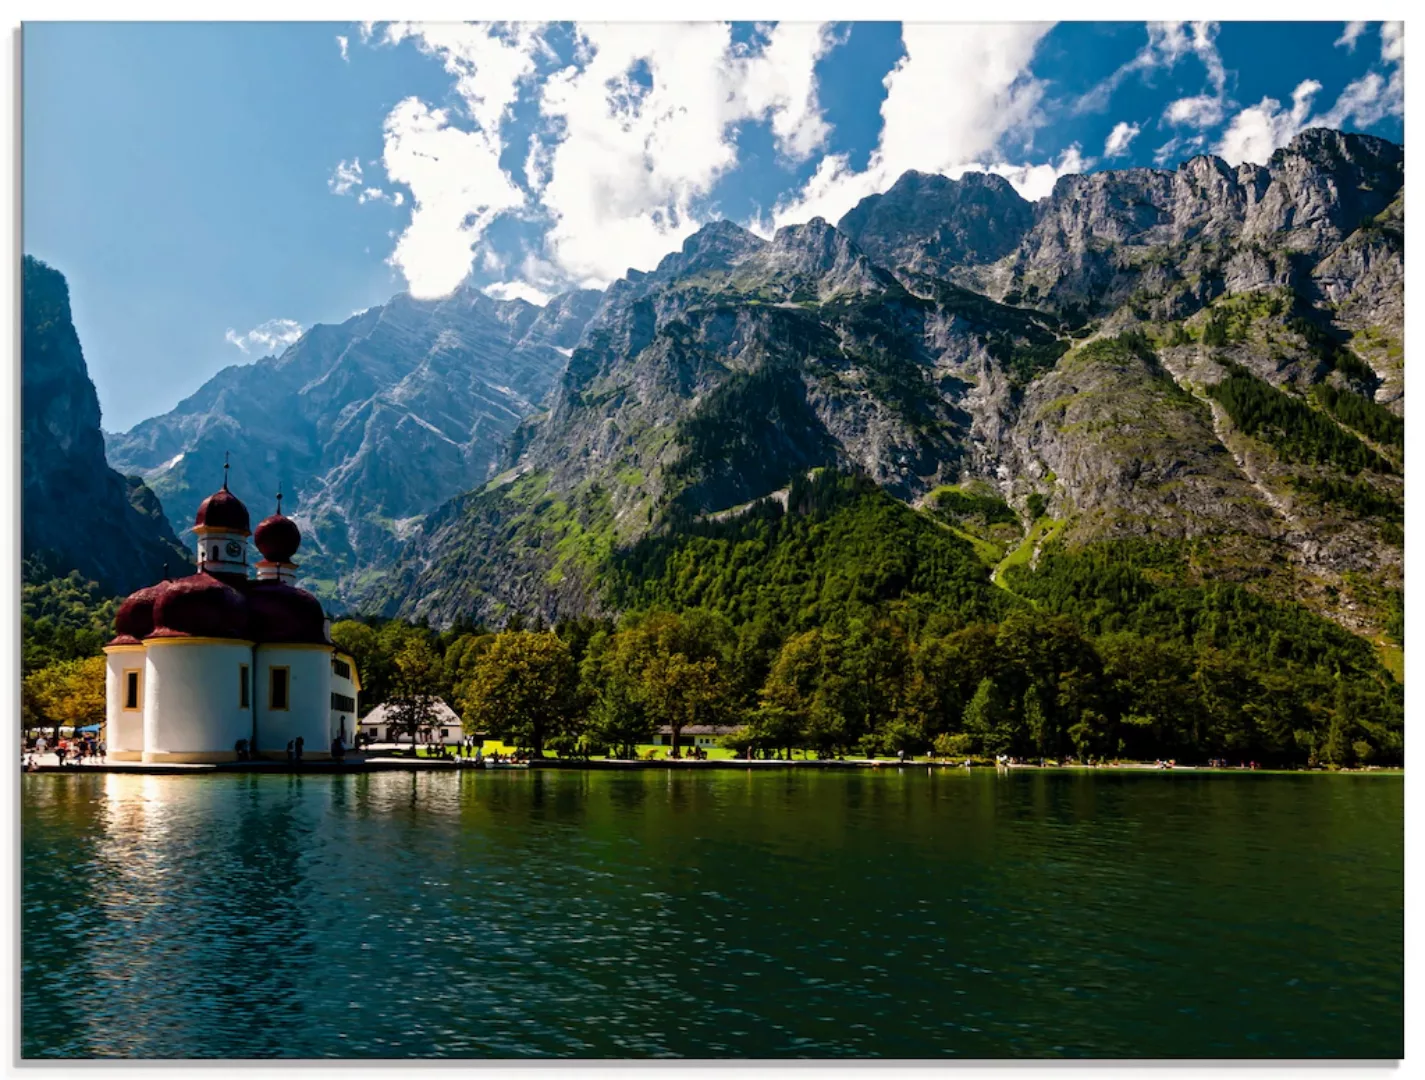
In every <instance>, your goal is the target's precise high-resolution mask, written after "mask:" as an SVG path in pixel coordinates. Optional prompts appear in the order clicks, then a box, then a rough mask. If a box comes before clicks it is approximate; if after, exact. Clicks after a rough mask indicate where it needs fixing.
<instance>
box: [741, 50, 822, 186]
mask: <svg viewBox="0 0 1425 1080" xmlns="http://www.w3.org/2000/svg"><path fill="white" fill-rule="evenodd" d="M843 40H844V38H843V39H837V38H836V37H835V36H834V35H833V34H832V32H831V26H830V24H821V25H818V24H816V23H790V22H783V23H778V24H777V25H776V26H775V27H772V28H771V29H770V30H769V31H768V40H767V44H766V47H765V48H764V49H763V50H762V52H761V54H760V55H756V56H746V55H744V56H742V57H740V58H739V60H738V61H737V62H735V63H734V65H733V75H734V79H735V83H736V91H737V93H738V94H739V95H740V96H741V99H742V103H743V108H744V109H745V111H746V115H747V116H757V117H760V116H766V115H770V116H771V126H772V134H773V135H774V136H775V137H776V140H777V149H778V150H780V151H781V152H782V153H783V154H785V155H787V157H789V158H791V159H792V160H793V161H805V160H806V159H807V158H808V157H810V156H811V155H812V154H813V153H815V152H816V151H817V150H818V149H820V148H821V146H822V145H823V144H824V143H825V142H826V137H827V136H828V135H829V134H831V127H830V125H829V124H827V123H826V121H825V120H824V119H823V117H822V114H821V104H820V102H819V101H818V99H817V84H816V67H815V66H816V62H817V61H818V60H820V59H821V58H822V57H823V56H825V55H826V54H827V53H828V52H829V51H830V50H831V49H832V47H833V46H834V45H838V44H840V43H841V41H843Z"/></svg>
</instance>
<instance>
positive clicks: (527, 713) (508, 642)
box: [460, 630, 578, 757]
mask: <svg viewBox="0 0 1425 1080" xmlns="http://www.w3.org/2000/svg"><path fill="white" fill-rule="evenodd" d="M577 691H578V681H577V674H576V671H575V668H574V660H573V657H572V656H571V655H570V653H569V646H568V645H567V644H565V643H564V642H563V641H562V640H560V638H559V636H558V635H556V634H553V633H549V632H542V633H537V632H535V631H531V630H513V631H505V632H503V633H499V634H496V635H495V636H494V638H493V639H492V640H491V642H490V645H489V647H488V648H486V649H485V650H484V651H483V652H481V653H480V655H479V656H478V657H477V658H476V660H475V664H474V669H473V671H472V673H471V677H470V679H469V680H468V681H467V682H466V683H465V685H464V687H463V690H462V694H461V698H460V702H461V713H462V717H463V719H464V723H465V730H466V731H469V732H475V731H488V732H490V733H491V734H493V735H496V736H497V737H499V738H501V739H505V740H509V741H513V742H514V743H515V745H517V746H519V747H522V748H527V749H528V750H529V751H530V752H531V753H532V754H533V755H534V756H535V757H543V756H544V744H545V740H546V739H548V738H549V737H550V736H553V735H561V734H572V733H573V732H574V730H575V728H576V727H577V725H576V723H575V721H576V719H577V716H576V703H577Z"/></svg>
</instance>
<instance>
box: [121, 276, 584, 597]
mask: <svg viewBox="0 0 1425 1080" xmlns="http://www.w3.org/2000/svg"><path fill="white" fill-rule="evenodd" d="M598 298H599V294H598V293H596V292H588V291H584V292H573V293H569V294H566V295H564V296H561V297H559V298H557V299H555V300H554V301H552V302H551V303H550V304H549V305H548V306H546V307H544V308H539V307H536V306H534V305H533V304H529V303H526V302H525V301H522V300H513V301H496V300H492V299H490V298H489V297H487V296H485V295H484V294H483V293H481V292H479V291H478V290H474V289H460V290H458V291H456V292H455V293H454V294H453V295H452V296H450V297H449V298H447V299H445V300H441V301H417V300H413V299H411V298H410V297H409V296H405V295H401V296H397V297H395V298H394V299H392V300H391V301H390V302H389V303H387V304H385V305H383V306H380V307H375V308H371V309H369V310H367V311H365V312H363V313H361V314H359V315H355V316H353V317H352V318H350V319H348V320H347V321H346V322H344V323H341V324H340V325H337V326H330V325H318V326H314V327H312V329H311V330H309V331H307V333H305V334H304V335H303V336H302V337H301V339H300V340H298V341H297V342H296V343H294V344H293V345H292V346H291V347H290V348H288V349H287V350H286V351H285V352H283V353H282V354H281V355H280V356H269V357H265V358H263V359H261V360H259V361H257V362H256V363H253V364H248V365H241V366H234V367H229V368H225V369H224V370H223V371H221V372H219V373H218V374H217V375H215V376H214V377H213V378H212V379H210V380H209V381H208V382H207V383H205V384H204V385H203V386H202V387H201V388H200V389H199V390H198V391H197V392H196V393H195V394H193V395H192V396H191V397H189V398H187V399H186V400H184V401H183V402H181V403H180V404H179V405H178V406H177V407H176V408H174V409H173V410H172V411H170V412H168V413H166V414H164V415H163V416H159V417H156V418H154V419H151V420H146V421H144V422H143V423H141V424H139V425H138V426H137V427H135V428H134V429H133V430H132V431H129V432H127V433H125V434H121V435H111V436H110V437H109V455H110V458H111V459H112V460H113V461H115V462H116V463H117V464H118V465H119V467H121V468H123V469H126V470H129V471H132V472H135V473H138V474H140V475H142V476H144V477H145V478H146V480H147V482H148V483H149V484H150V485H151V486H152V487H153V489H154V490H155V491H156V492H157V493H158V495H159V497H160V498H161V499H162V500H163V504H164V506H166V507H168V508H169V510H170V512H173V513H176V514H185V513H189V512H191V508H193V507H196V506H197V504H198V502H199V501H200V500H201V499H202V498H203V497H204V496H205V495H207V494H209V493H210V492H211V491H212V490H213V489H214V487H215V486H216V485H217V484H218V483H219V482H220V481H221V479H222V463H223V455H224V452H225V451H230V452H231V459H232V486H233V488H234V489H235V490H237V491H240V492H242V493H243V495H244V497H245V498H247V499H248V500H249V501H250V502H254V503H255V504H256V506H255V509H257V510H258V511H259V512H264V513H265V512H266V507H265V503H264V502H263V500H265V499H267V498H269V497H270V496H271V495H272V494H273V493H275V492H276V491H277V490H278V487H279V485H280V486H281V487H282V489H283V491H284V494H285V495H286V496H287V497H288V500H287V501H286V502H285V503H284V506H285V507H287V508H288V512H289V513H291V514H292V516H293V517H294V518H295V519H296V520H297V521H298V522H299V524H300V525H301V527H302V530H303V545H302V558H301V562H302V567H303V570H302V572H303V581H304V583H306V584H307V585H308V586H309V587H311V588H313V589H315V590H316V591H318V592H319V593H321V594H323V595H324V596H325V597H326V598H328V599H333V598H334V599H337V600H340V598H341V597H342V596H343V595H345V593H346V592H347V591H348V590H350V589H351V588H352V586H353V583H354V582H356V581H357V580H359V579H360V577H361V575H362V574H363V573H364V572H365V571H366V570H368V569H369V568H370V567H372V566H373V565H379V564H382V563H384V562H385V561H388V560H389V559H391V558H393V557H394V555H395V552H396V551H397V550H398V548H399V546H400V544H401V542H402V540H403V539H404V538H406V537H408V536H409V535H410V533H411V532H412V531H413V530H418V529H419V526H420V522H421V520H422V519H423V518H424V516H425V515H426V514H428V513H429V512H430V511H432V510H433V509H435V508H436V507H438V506H440V505H441V504H442V503H443V502H445V501H446V500H447V499H449V498H451V497H452V496H455V495H457V494H459V493H461V492H464V491H467V490H469V489H471V488H473V487H477V486H479V485H481V484H483V483H484V481H485V480H486V479H487V478H488V476H489V474H490V470H491V466H492V464H493V463H494V461H495V459H496V457H497V455H498V452H499V447H500V445H501V443H502V441H503V440H504V439H506V438H507V437H508V436H509V434H510V433H511V432H512V431H513V430H514V428H515V426H516V424H517V423H518V422H519V421H520V420H521V419H522V418H524V417H526V416H528V415H529V414H531V413H532V412H534V411H536V410H537V409H538V408H539V407H540V403H541V402H542V401H543V399H544V397H545V395H546V394H547V393H548V391H549V389H550V387H551V386H552V385H553V383H554V381H555V379H556V378H557V377H558V375H559V372H560V371H561V370H562V369H563V367H564V364H565V361H566V358H567V355H568V353H569V350H570V348H571V347H572V346H573V345H574V344H575V343H576V342H577V341H578V339H579V335H580V333H581V332H582V330H583V327H584V324H585V323H586V322H587V321H588V319H589V317H590V315H591V314H592V313H593V310H594V307H595V304H596V303H597V301H598Z"/></svg>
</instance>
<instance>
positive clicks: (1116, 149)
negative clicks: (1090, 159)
mask: <svg viewBox="0 0 1425 1080" xmlns="http://www.w3.org/2000/svg"><path fill="white" fill-rule="evenodd" d="M1138 131H1139V128H1138V125H1137V124H1130V123H1128V121H1126V120H1120V121H1119V122H1118V123H1116V124H1114V125H1113V130H1112V131H1110V132H1109V133H1108V138H1107V139H1105V140H1104V143H1103V156H1104V157H1106V158H1116V157H1122V156H1123V155H1124V154H1126V153H1128V147H1129V145H1130V144H1131V143H1132V142H1133V140H1134V139H1136V138H1138Z"/></svg>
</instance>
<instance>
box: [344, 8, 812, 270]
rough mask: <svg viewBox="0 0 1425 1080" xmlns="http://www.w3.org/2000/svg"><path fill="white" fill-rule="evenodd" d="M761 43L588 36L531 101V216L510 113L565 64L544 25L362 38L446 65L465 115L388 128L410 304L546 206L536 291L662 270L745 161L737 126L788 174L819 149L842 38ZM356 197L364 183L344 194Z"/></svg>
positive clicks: (420, 112) (619, 32)
mask: <svg viewBox="0 0 1425 1080" xmlns="http://www.w3.org/2000/svg"><path fill="white" fill-rule="evenodd" d="M759 29H760V30H761V31H762V36H763V37H764V38H765V43H764V44H763V45H761V46H760V47H753V46H747V45H736V46H734V44H733V42H732V40H731V28H730V27H729V26H728V25H726V24H718V23H696V24H693V23H689V24H674V23H667V24H651V25H635V24H613V25H592V26H579V27H576V28H575V35H576V49H575V62H574V63H572V64H569V65H568V66H566V67H564V68H563V69H562V70H558V71H556V72H554V73H553V74H551V75H549V76H548V77H546V78H544V80H543V85H542V86H540V87H538V89H537V90H535V91H534V92H533V93H531V94H530V96H531V97H533V98H534V99H536V100H537V101H538V104H539V107H540V111H541V113H542V116H543V118H544V121H545V126H544V128H543V129H541V130H539V131H537V132H535V133H534V135H533V137H532V138H531V140H530V144H529V149H528V151H527V152H526V155H525V161H524V163H523V168H522V170H521V171H522V173H523V175H522V179H523V180H524V181H525V182H526V183H527V185H528V188H529V192H530V194H531V195H532V196H533V197H534V200H535V204H534V205H531V203H530V201H529V199H528V198H527V196H526V194H525V192H524V191H522V190H521V188H520V187H519V186H518V184H517V183H516V182H515V179H514V177H512V176H511V175H510V174H509V173H507V172H506V171H505V170H504V169H502V168H501V167H500V164H499V158H500V154H501V153H502V152H503V151H504V150H505V149H507V148H508V147H507V144H506V142H505V140H504V137H503V129H504V126H505V125H506V123H507V121H508V119H509V116H510V110H511V107H512V106H513V105H514V104H515V103H516V102H517V101H518V100H519V99H520V97H521V94H522V93H524V92H525V91H526V90H527V89H528V88H529V87H532V86H534V84H535V83H536V81H537V80H536V79H535V78H534V76H535V74H536V71H537V70H538V68H539V64H540V62H541V61H550V60H555V59H556V57H555V54H554V53H553V52H552V50H551V49H550V48H549V46H548V44H547V43H546V42H545V40H544V37H543V33H544V30H543V28H542V27H540V26H536V25H520V24H496V25H490V24H484V25H469V24H413V23H400V22H398V23H386V24H383V25H382V26H380V27H379V28H378V27H376V26H374V25H363V27H362V31H361V33H362V39H363V40H374V41H375V42H376V43H377V44H380V45H399V44H400V43H402V42H404V41H410V42H412V43H414V45H415V46H416V47H417V48H418V49H420V50H421V51H422V52H425V53H427V54H428V55H431V56H433V57H436V58H438V59H439V60H441V61H442V63H443V64H444V67H445V69H446V71H447V72H449V73H450V74H451V75H453V76H454V77H455V90H456V93H457V94H458V95H459V97H460V99H461V102H462V104H463V107H464V114H465V115H463V116H462V115H459V113H458V112H457V111H454V110H450V109H443V108H436V107H434V106H431V105H427V104H426V103H424V102H422V101H420V100H419V99H416V98H410V99H407V100H406V101H403V102H402V103H401V104H400V105H398V106H397V107H396V108H395V109H393V110H392V112H391V113H390V115H389V116H388V117H387V119H386V125H385V136H386V147H385V154H384V156H383V163H384V165H385V167H386V173H387V176H388V177H389V178H390V179H391V180H393V181H396V182H400V183H404V184H406V185H407V186H409V187H410V188H411V195H412V199H413V212H412V217H411V223H410V226H409V227H408V228H407V229H406V230H405V231H404V232H403V233H402V235H401V238H400V240H399V242H398V244H397V248H396V251H395V252H394V253H393V254H392V256H391V260H390V261H391V262H392V264H393V265H395V266H396V267H397V268H398V269H400V270H401V272H402V273H403V274H404V275H405V277H406V279H407V282H408V283H409V285H410V287H411V289H412V291H413V293H416V294H418V295H423V296H435V295H444V294H446V293H448V292H449V291H450V290H451V289H453V288H454V287H455V286H456V285H458V284H459V283H460V281H461V280H463V279H464V277H465V275H466V274H467V273H468V272H469V271H470V269H471V267H472V266H473V265H474V261H475V253H474V250H473V248H474V245H475V244H476V243H477V242H478V241H479V239H480V237H481V235H482V234H483V233H484V231H485V229H486V228H487V227H488V226H489V224H490V223H491V222H492V221H493V220H494V219H495V218H497V217H498V216H500V215H501V214H504V213H511V212H517V213H524V212H525V211H526V210H534V211H537V212H538V213H540V214H542V215H543V216H545V217H546V218H547V220H548V222H549V231H548V233H547V234H546V239H545V244H546V252H545V253H544V256H543V257H541V258H537V259H535V260H534V261H533V262H532V263H531V264H530V265H531V266H533V267H534V269H535V270H537V271H538V272H539V273H540V274H542V275H545V277H546V278H547V280H543V281H535V280H533V279H527V282H526V283H527V284H530V285H532V286H533V287H535V288H538V287H539V285H541V284H546V283H549V282H550V281H554V280H555V279H562V281H563V282H564V283H566V284H567V283H568V282H570V281H573V282H578V283H588V284H604V283H606V282H607V281H609V280H611V279H612V278H614V277H616V276H618V275H619V274H621V273H623V272H624V270H626V269H627V268H628V267H629V266H630V265H634V266H643V267H648V266H651V265H652V264H653V263H655V262H656V261H657V260H658V259H659V258H661V257H662V256H663V255H664V254H665V253H666V252H667V251H668V250H669V249H670V248H673V247H675V246H677V244H678V243H679V242H681V240H682V238H683V237H684V236H686V235H687V234H688V233H690V232H692V231H694V230H695V229H696V228H698V227H699V225H700V224H701V222H700V221H699V220H698V217H697V213H696V211H695V206H696V205H697V204H699V201H700V200H701V199H703V198H704V197H705V196H706V195H707V193H708V192H709V191H710V189H711V187H712V185H713V184H714V183H716V181H717V180H718V179H719V178H720V177H721V176H722V174H723V173H724V172H726V170H727V169H729V168H730V167H732V166H733V165H734V164H735V161H736V146H735V144H734V142H733V127H734V125H735V124H737V123H739V122H741V121H743V120H749V119H760V120H765V121H767V122H768V123H769V126H770V127H771V129H772V134H773V136H774V138H775V140H776V145H777V148H778V151H779V152H780V153H781V154H783V155H784V156H785V157H787V158H789V159H791V160H793V161H799V160H804V159H806V158H807V157H809V156H810V155H811V154H813V153H814V152H816V150H817V149H819V148H820V147H821V146H822V145H823V144H824V143H825V140H826V137H827V135H828V134H829V132H830V128H829V126H828V125H827V124H826V122H825V120H824V118H823V115H822V111H821V107H820V104H819V101H818V99H817V86H816V78H815V64H816V62H817V61H818V60H819V59H820V58H821V57H822V56H824V55H825V54H826V52H827V51H828V50H829V49H830V48H832V47H833V46H834V45H835V44H836V43H837V42H836V40H835V39H834V38H833V36H832V35H831V33H830V30H829V28H828V27H826V26H821V25H817V24H794V23H781V24H778V25H776V26H773V27H761V28H759ZM360 184H361V180H360V177H359V175H358V176H356V177H353V178H351V180H350V182H349V183H346V184H345V186H344V189H343V190H344V191H345V190H352V189H353V188H355V187H357V186H360ZM333 190H335V187H333ZM375 190H379V189H367V190H366V191H365V192H364V193H363V194H364V195H365V198H363V197H362V196H358V201H367V199H373V198H377V197H378V196H377V195H375V194H372V192H373V191H375ZM398 197H399V193H397V195H396V196H392V200H393V201H395V200H396V199H397V198H398ZM397 205H400V203H399V202H397Z"/></svg>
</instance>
